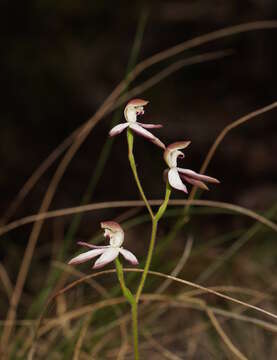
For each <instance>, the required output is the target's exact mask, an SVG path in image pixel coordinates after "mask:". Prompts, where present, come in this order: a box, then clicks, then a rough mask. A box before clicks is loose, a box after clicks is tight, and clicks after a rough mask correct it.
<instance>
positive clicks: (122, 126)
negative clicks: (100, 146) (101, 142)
mask: <svg viewBox="0 0 277 360" xmlns="http://www.w3.org/2000/svg"><path fill="white" fill-rule="evenodd" d="M128 126H129V124H128V123H123V124H118V125H116V126H115V127H113V128H112V129H111V130H110V132H109V135H110V136H115V135H118V134H120V133H122V131H123V130H124V129H126V128H127V127H128Z"/></svg>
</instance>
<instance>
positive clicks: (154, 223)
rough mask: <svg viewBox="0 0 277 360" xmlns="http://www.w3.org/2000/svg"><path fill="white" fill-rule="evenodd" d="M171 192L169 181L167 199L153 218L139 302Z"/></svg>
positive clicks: (137, 300)
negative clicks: (158, 229) (159, 225)
mask: <svg viewBox="0 0 277 360" xmlns="http://www.w3.org/2000/svg"><path fill="white" fill-rule="evenodd" d="M170 194H171V187H170V185H169V184H168V183H167V184H166V192H165V199H164V201H163V203H162V205H161V206H160V207H159V210H158V211H157V213H156V215H155V216H154V218H153V219H152V232H151V239H150V245H149V249H148V254H147V258H146V262H145V266H144V270H143V273H142V277H141V280H140V283H139V286H138V290H137V293H136V303H138V302H139V298H140V295H141V293H142V290H143V287H144V284H145V281H146V277H147V275H148V271H149V268H150V265H151V260H152V256H153V251H154V247H155V242H156V236H157V228H158V222H159V220H160V219H161V218H162V216H163V214H164V213H165V211H166V208H167V205H168V201H169V198H170Z"/></svg>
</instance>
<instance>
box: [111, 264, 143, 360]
mask: <svg viewBox="0 0 277 360" xmlns="http://www.w3.org/2000/svg"><path fill="white" fill-rule="evenodd" d="M115 264H116V273H117V277H118V281H119V283H120V286H121V289H122V293H123V295H124V296H125V298H126V300H127V301H128V302H129V304H130V305H131V312H132V330H133V343H134V355H135V360H139V350H138V305H137V303H136V300H135V297H134V295H133V294H132V293H131V291H130V290H129V289H128V287H127V286H126V284H125V280H124V273H123V268H122V265H121V263H120V261H119V259H118V258H117V259H116V260H115Z"/></svg>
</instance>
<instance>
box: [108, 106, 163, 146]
mask: <svg viewBox="0 0 277 360" xmlns="http://www.w3.org/2000/svg"><path fill="white" fill-rule="evenodd" d="M148 102H149V101H146V100H142V99H133V100H131V101H129V102H128V104H127V105H126V107H125V109H124V117H125V119H126V123H123V124H118V125H116V126H115V127H113V128H112V129H111V130H110V132H109V135H110V136H115V135H118V134H120V133H121V132H122V131H123V130H124V129H127V128H128V127H129V128H130V129H132V130H133V131H134V132H136V133H137V134H138V135H141V136H144V137H145V138H146V139H148V140H150V141H151V142H153V143H154V144H156V145H158V146H160V147H161V148H163V149H165V145H164V144H163V143H162V142H161V141H160V140H159V139H158V138H157V137H156V136H154V135H153V134H152V133H151V132H150V131H148V130H146V129H154V128H161V127H162V125H160V124H157V125H155V124H143V123H140V122H138V121H137V116H138V115H143V114H144V106H145V105H147V104H148Z"/></svg>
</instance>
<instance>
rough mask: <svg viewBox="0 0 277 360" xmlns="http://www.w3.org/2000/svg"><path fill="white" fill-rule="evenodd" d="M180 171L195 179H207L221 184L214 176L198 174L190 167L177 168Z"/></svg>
mask: <svg viewBox="0 0 277 360" xmlns="http://www.w3.org/2000/svg"><path fill="white" fill-rule="evenodd" d="M177 169H178V171H179V172H180V173H182V174H185V175H186V176H188V177H190V178H192V179H195V180H203V181H207V182H210V183H214V184H219V181H218V180H217V179H215V178H213V177H210V176H207V175H202V174H197V173H196V172H195V171H193V170H190V169H182V168H177Z"/></svg>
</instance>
